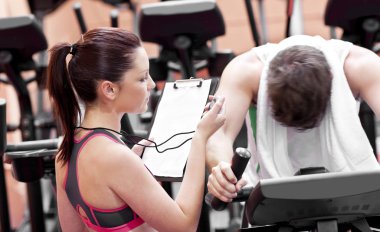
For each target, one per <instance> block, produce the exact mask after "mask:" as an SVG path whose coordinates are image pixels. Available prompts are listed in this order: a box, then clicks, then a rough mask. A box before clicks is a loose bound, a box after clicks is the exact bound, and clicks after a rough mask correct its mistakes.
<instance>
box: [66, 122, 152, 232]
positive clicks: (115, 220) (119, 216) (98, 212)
mask: <svg viewBox="0 0 380 232" xmlns="http://www.w3.org/2000/svg"><path fill="white" fill-rule="evenodd" d="M96 136H104V137H107V138H109V139H111V140H113V141H115V142H116V143H122V142H121V141H120V139H118V138H117V137H116V136H115V135H113V134H112V133H110V132H108V131H106V130H103V129H94V130H92V131H90V132H89V133H88V134H86V135H85V136H84V137H83V138H81V139H80V140H74V147H73V151H72V154H71V158H70V161H69V162H68V171H67V176H66V180H65V184H64V187H65V190H66V194H67V197H68V198H69V200H70V202H71V205H72V206H73V207H74V208H75V210H76V211H77V212H78V213H79V215H80V216H81V218H82V221H83V222H84V223H85V224H86V225H87V226H88V227H89V228H91V229H93V230H95V231H112V232H119V231H120V232H121V231H123V232H126V231H130V230H132V229H134V228H136V227H138V226H140V225H141V224H143V223H144V221H143V220H142V219H141V218H140V217H139V216H138V215H137V214H136V213H135V212H134V211H133V210H132V209H131V207H129V206H128V205H124V206H122V207H119V208H116V209H99V208H96V207H93V206H92V205H90V204H88V203H87V202H86V201H85V200H84V199H83V198H82V195H81V193H80V191H79V185H78V173H77V160H78V157H79V154H80V152H81V150H82V148H83V147H84V146H85V145H86V143H87V142H88V141H90V140H91V139H92V138H94V137H96ZM80 209H82V212H84V213H85V214H86V217H84V216H82V215H81V214H80V212H79V210H80Z"/></svg>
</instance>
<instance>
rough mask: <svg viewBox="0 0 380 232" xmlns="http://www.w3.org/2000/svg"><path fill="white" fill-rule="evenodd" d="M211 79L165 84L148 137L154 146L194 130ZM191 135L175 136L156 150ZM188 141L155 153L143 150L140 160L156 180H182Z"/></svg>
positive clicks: (154, 151)
mask: <svg viewBox="0 0 380 232" xmlns="http://www.w3.org/2000/svg"><path fill="white" fill-rule="evenodd" d="M210 86H211V80H202V79H190V80H183V81H177V82H167V83H166V84H165V88H164V91H163V93H162V96H161V99H160V102H159V104H158V107H157V110H156V113H155V117H154V122H153V126H152V128H151V131H150V134H149V137H150V138H153V139H154V141H155V142H156V143H157V144H161V143H163V142H165V141H166V140H167V139H169V138H170V137H172V136H173V135H175V134H177V133H182V132H191V131H195V130H196V127H197V125H198V122H199V120H200V119H201V117H202V113H203V111H204V107H205V105H206V102H207V99H208V95H209V91H210ZM193 135H194V133H191V134H184V135H177V136H175V137H173V138H172V139H170V140H169V141H168V142H167V143H165V144H164V145H161V146H159V148H158V149H159V150H160V151H163V150H165V149H166V148H170V147H176V146H178V145H180V144H181V143H182V142H184V141H185V140H187V139H189V138H192V137H193ZM190 146H191V140H190V141H188V142H186V143H185V144H183V145H182V146H180V147H179V148H176V149H172V150H167V151H165V152H164V153H158V152H157V150H156V149H155V148H145V151H144V154H143V156H142V160H143V162H144V163H145V165H146V167H147V168H148V169H149V170H150V171H151V172H152V174H153V175H154V176H156V177H157V178H159V177H164V178H174V179H176V178H182V176H183V171H184V167H185V165H186V161H187V157H188V154H189V152H190Z"/></svg>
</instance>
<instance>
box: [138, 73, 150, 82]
mask: <svg viewBox="0 0 380 232" xmlns="http://www.w3.org/2000/svg"><path fill="white" fill-rule="evenodd" d="M148 77H149V74H148V73H146V74H145V75H144V77H142V78H141V79H140V81H141V82H144V81H147V80H148Z"/></svg>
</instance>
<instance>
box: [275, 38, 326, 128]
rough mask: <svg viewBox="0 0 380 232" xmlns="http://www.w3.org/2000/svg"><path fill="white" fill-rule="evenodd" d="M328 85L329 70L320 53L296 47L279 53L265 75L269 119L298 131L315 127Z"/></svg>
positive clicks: (312, 49) (320, 117)
mask: <svg viewBox="0 0 380 232" xmlns="http://www.w3.org/2000/svg"><path fill="white" fill-rule="evenodd" d="M331 83H332V74H331V71H330V66H329V64H328V62H327V60H326V57H325V56H324V54H323V53H322V52H321V51H320V50H318V49H316V48H314V47H311V46H305V45H297V46H292V47H290V48H287V49H284V50H282V51H280V52H279V53H278V54H277V55H276V56H275V57H274V58H273V60H272V61H271V63H270V65H269V71H268V96H269V99H270V101H271V104H272V105H271V107H272V114H273V117H274V118H275V119H276V120H277V121H278V122H280V123H281V124H283V125H285V126H290V127H295V128H297V129H298V130H306V129H310V128H313V127H316V126H317V125H318V124H319V122H320V121H321V120H322V118H323V116H324V114H325V112H326V108H327V105H328V102H329V99H330V96H331Z"/></svg>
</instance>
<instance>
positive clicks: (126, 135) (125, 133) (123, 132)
mask: <svg viewBox="0 0 380 232" xmlns="http://www.w3.org/2000/svg"><path fill="white" fill-rule="evenodd" d="M75 128H80V129H83V130H96V129H100V130H107V131H112V132H114V133H116V134H118V135H121V136H122V138H121V140H123V142H124V143H125V141H127V142H129V143H131V144H135V145H138V146H142V147H145V148H146V147H150V148H152V147H154V148H155V149H156V151H157V152H158V153H164V152H165V151H168V150H174V149H177V148H179V147H181V146H182V145H184V144H185V143H187V142H188V141H190V140H191V139H192V137H190V138H188V139H185V140H184V141H183V142H182V143H181V144H179V145H178V146H175V147H169V148H166V149H164V150H163V151H160V150H158V147H159V146H162V145H164V144H165V143H167V142H169V141H170V140H171V139H173V138H174V137H176V136H178V135H185V134H191V133H194V132H195V131H188V132H180V133H176V134H174V135H172V136H171V137H169V138H168V139H167V140H165V141H164V142H162V143H160V144H157V143H156V142H155V141H153V140H150V139H147V138H143V137H141V136H138V135H131V134H128V133H127V132H125V131H123V130H121V131H120V132H118V131H116V130H113V129H110V128H106V127H92V128H88V127H82V126H77V127H75ZM128 137H136V138H139V139H141V140H146V141H148V142H150V143H153V144H154V145H152V146H150V145H144V144H140V143H139V142H135V141H132V140H130V139H128ZM123 138H124V139H123ZM124 140H125V141H124Z"/></svg>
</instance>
